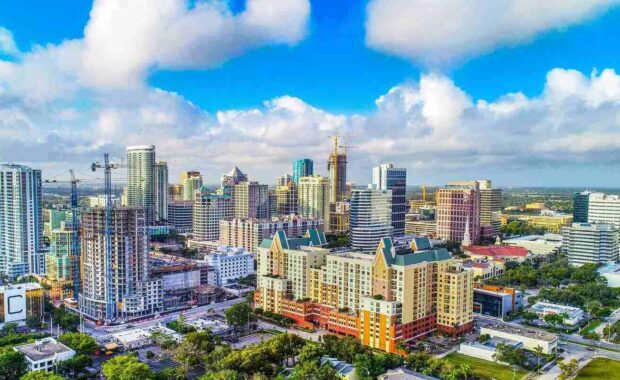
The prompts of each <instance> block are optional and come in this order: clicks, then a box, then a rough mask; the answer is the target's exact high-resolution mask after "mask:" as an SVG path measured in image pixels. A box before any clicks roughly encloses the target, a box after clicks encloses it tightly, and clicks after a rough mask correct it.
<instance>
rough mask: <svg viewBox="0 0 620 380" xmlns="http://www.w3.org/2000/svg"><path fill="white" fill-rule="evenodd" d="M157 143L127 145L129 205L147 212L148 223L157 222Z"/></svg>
mask: <svg viewBox="0 0 620 380" xmlns="http://www.w3.org/2000/svg"><path fill="white" fill-rule="evenodd" d="M156 176H157V174H156V173H155V145H138V146H130V147H127V206H129V207H140V208H143V209H144V210H145V212H146V214H145V216H146V224H147V225H149V226H152V225H154V224H155V220H156V218H155V212H156V209H155V200H156V197H157V195H156V188H155V182H156Z"/></svg>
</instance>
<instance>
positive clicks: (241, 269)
mask: <svg viewBox="0 0 620 380" xmlns="http://www.w3.org/2000/svg"><path fill="white" fill-rule="evenodd" d="M205 261H206V262H207V263H208V264H209V266H210V267H211V268H213V269H215V285H217V286H223V285H226V284H228V283H230V282H234V281H235V280H238V279H240V278H243V277H246V276H248V275H250V274H254V273H256V271H255V270H254V255H253V254H252V253H250V252H248V251H246V250H245V249H244V248H235V247H230V246H220V247H218V249H217V250H216V251H214V252H211V253H209V254H208V255H206V256H205Z"/></svg>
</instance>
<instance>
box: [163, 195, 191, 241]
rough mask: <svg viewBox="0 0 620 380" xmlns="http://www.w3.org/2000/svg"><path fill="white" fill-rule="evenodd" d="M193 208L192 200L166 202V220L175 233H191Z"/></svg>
mask: <svg viewBox="0 0 620 380" xmlns="http://www.w3.org/2000/svg"><path fill="white" fill-rule="evenodd" d="M193 210H194V203H193V202H188V201H175V202H169V203H168V222H170V224H171V225H172V227H173V228H174V230H175V231H176V232H177V233H179V234H190V233H192V229H193Z"/></svg>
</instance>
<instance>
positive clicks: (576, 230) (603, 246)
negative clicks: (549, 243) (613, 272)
mask: <svg viewBox="0 0 620 380" xmlns="http://www.w3.org/2000/svg"><path fill="white" fill-rule="evenodd" d="M618 234H619V232H618V227H616V226H614V225H613V224H590V223H573V225H572V226H571V227H564V228H562V244H563V248H564V249H565V250H566V252H567V253H568V262H569V263H571V264H572V265H582V264H586V263H594V264H602V263H606V262H610V261H616V260H618V252H619V248H618V239H619V235H618Z"/></svg>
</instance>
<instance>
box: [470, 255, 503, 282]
mask: <svg viewBox="0 0 620 380" xmlns="http://www.w3.org/2000/svg"><path fill="white" fill-rule="evenodd" d="M462 265H463V269H465V270H469V271H472V272H473V273H474V281H480V280H486V279H489V278H493V277H497V276H500V275H502V274H503V273H504V262H503V260H492V261H491V260H481V259H478V260H465V261H463V263H462Z"/></svg>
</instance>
